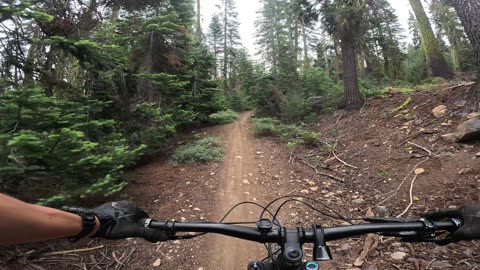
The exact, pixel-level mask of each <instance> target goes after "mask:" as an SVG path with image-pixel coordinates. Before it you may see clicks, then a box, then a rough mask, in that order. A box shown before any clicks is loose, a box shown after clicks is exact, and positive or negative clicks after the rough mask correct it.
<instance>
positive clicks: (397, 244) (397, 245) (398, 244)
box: [392, 242, 402, 248]
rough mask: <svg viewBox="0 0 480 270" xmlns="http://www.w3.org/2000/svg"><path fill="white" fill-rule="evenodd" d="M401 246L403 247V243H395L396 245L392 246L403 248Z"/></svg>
mask: <svg viewBox="0 0 480 270" xmlns="http://www.w3.org/2000/svg"><path fill="white" fill-rule="evenodd" d="M401 246H402V243H400V242H395V243H393V244H392V247H396V248H398V247H401Z"/></svg>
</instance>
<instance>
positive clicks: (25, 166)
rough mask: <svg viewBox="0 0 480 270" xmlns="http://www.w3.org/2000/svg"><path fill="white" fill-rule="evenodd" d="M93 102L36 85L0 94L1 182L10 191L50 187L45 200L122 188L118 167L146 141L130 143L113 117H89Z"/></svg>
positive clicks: (129, 162)
mask: <svg viewBox="0 0 480 270" xmlns="http://www.w3.org/2000/svg"><path fill="white" fill-rule="evenodd" d="M104 105H105V104H104V103H102V102H98V101H87V100H84V101H82V103H80V102H72V101H63V100H58V99H56V98H53V97H48V96H46V95H45V94H43V91H42V90H41V89H38V88H22V89H15V90H11V91H8V92H7V93H5V94H4V95H3V96H0V116H1V117H0V130H1V131H2V132H1V135H0V175H1V178H0V187H1V188H2V190H6V191H7V192H9V193H12V194H19V193H21V192H20V190H23V191H25V189H27V190H28V188H30V186H31V185H43V186H46V187H49V186H50V187H52V186H55V187H56V189H57V190H58V191H57V192H58V193H60V194H61V195H60V196H59V195H55V194H54V192H48V194H46V195H51V196H53V197H52V198H50V199H45V200H43V203H44V204H51V203H64V202H65V201H64V200H70V199H77V198H80V197H88V196H90V195H95V194H102V195H108V194H113V193H115V192H118V191H119V190H121V189H122V188H123V186H124V183H122V181H121V175H122V171H123V169H124V168H125V167H127V166H130V165H132V164H133V163H134V161H135V159H137V158H138V157H139V156H140V155H142V153H143V151H144V149H145V146H144V145H139V146H137V147H130V146H129V145H128V144H127V141H126V140H125V138H124V137H123V136H122V134H120V133H119V132H118V131H117V125H116V122H115V121H113V120H103V119H96V120H92V119H91V118H90V116H91V115H92V114H95V113H98V112H100V111H101V110H102V107H103V106H104Z"/></svg>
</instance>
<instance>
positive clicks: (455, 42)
mask: <svg viewBox="0 0 480 270" xmlns="http://www.w3.org/2000/svg"><path fill="white" fill-rule="evenodd" d="M430 11H431V13H432V15H433V21H434V23H435V25H436V26H437V28H438V29H439V32H440V33H439V35H443V34H444V35H445V36H446V37H447V39H448V43H450V49H451V50H450V51H451V54H452V60H453V66H454V68H455V71H457V72H461V71H462V69H461V68H462V56H461V54H460V46H461V39H462V35H463V31H462V30H461V22H460V20H459V19H458V16H457V14H456V13H455V10H454V9H453V8H451V7H448V6H446V5H445V4H444V3H443V1H439V0H434V1H432V4H431V5H430Z"/></svg>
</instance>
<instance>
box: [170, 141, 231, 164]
mask: <svg viewBox="0 0 480 270" xmlns="http://www.w3.org/2000/svg"><path fill="white" fill-rule="evenodd" d="M223 155H224V153H223V150H222V147H221V146H220V144H219V143H218V142H217V139H215V138H213V137H210V138H205V139H201V140H198V141H196V142H192V143H189V144H186V145H183V146H180V147H178V148H177V150H175V154H174V155H173V156H172V161H173V163H174V164H179V163H207V162H220V161H222V160H223Z"/></svg>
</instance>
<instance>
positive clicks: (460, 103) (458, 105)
mask: <svg viewBox="0 0 480 270" xmlns="http://www.w3.org/2000/svg"><path fill="white" fill-rule="evenodd" d="M454 104H455V106H457V107H465V105H466V104H467V101H466V100H464V99H462V100H457V101H455V103H454Z"/></svg>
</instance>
